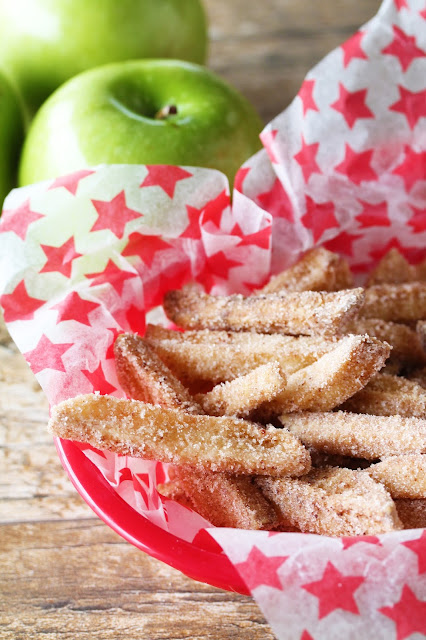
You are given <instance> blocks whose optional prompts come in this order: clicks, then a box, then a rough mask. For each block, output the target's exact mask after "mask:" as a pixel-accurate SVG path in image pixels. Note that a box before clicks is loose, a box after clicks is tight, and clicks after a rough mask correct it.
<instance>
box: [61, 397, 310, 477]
mask: <svg viewBox="0 0 426 640" xmlns="http://www.w3.org/2000/svg"><path fill="white" fill-rule="evenodd" d="M49 429H50V431H51V432H52V433H53V434H54V435H56V436H59V437H61V438H66V439H69V440H77V441H79V442H87V443H89V444H91V445H92V446H94V447H97V448H99V449H109V450H110V451H115V452H116V453H119V454H121V455H131V456H136V457H143V458H147V459H150V460H151V459H152V460H158V461H160V462H172V463H175V464H187V465H189V466H193V467H194V468H198V469H203V468H206V469H210V470H212V471H226V472H228V473H239V474H244V475H245V474H261V475H263V474H268V475H274V476H275V475H281V474H284V475H285V474H289V475H298V474H300V473H306V472H307V471H308V470H309V468H310V464H311V462H310V456H309V453H308V451H307V450H306V449H305V447H303V445H301V444H300V442H299V441H298V440H297V438H295V437H294V436H292V435H291V434H290V433H289V432H288V431H286V430H285V429H275V428H274V427H262V426H260V425H257V424H255V423H251V422H248V421H246V420H240V419H237V418H226V417H224V418H216V417H212V416H197V415H192V414H189V413H186V412H183V411H181V410H178V409H169V408H165V407H160V406H158V405H151V404H147V403H144V402H140V401H139V400H123V399H121V398H114V397H112V396H100V395H96V394H88V395H83V396H77V397H76V398H72V399H70V400H65V401H64V402H61V403H60V404H58V405H56V406H55V407H53V409H52V414H51V418H50V421H49Z"/></svg>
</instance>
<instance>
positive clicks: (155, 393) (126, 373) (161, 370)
mask: <svg viewBox="0 0 426 640" xmlns="http://www.w3.org/2000/svg"><path fill="white" fill-rule="evenodd" d="M114 355H115V367H116V371H117V377H118V380H119V382H120V384H121V386H122V388H123V389H124V391H125V392H126V394H127V395H128V396H129V397H131V398H133V399H135V400H143V401H144V402H150V403H151V404H161V405H163V406H165V407H174V408H181V409H183V410H185V411H188V412H190V413H203V410H202V408H201V407H200V406H199V405H198V404H197V403H196V402H195V401H194V399H193V398H192V396H191V394H190V393H189V391H188V389H187V388H186V387H185V386H184V385H183V384H182V383H181V382H180V380H178V378H176V376H174V375H173V373H172V372H171V371H170V369H169V368H168V367H167V366H166V365H165V364H164V363H163V361H162V360H161V359H160V358H159V357H158V355H157V354H156V353H155V351H154V349H153V348H152V347H150V345H149V344H148V343H147V342H146V341H145V340H144V339H143V338H141V337H140V336H137V335H135V334H131V333H122V334H121V335H119V336H118V337H117V339H116V341H115V344H114Z"/></svg>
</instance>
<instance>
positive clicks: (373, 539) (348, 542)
mask: <svg viewBox="0 0 426 640" xmlns="http://www.w3.org/2000/svg"><path fill="white" fill-rule="evenodd" d="M341 541H342V544H343V551H344V550H345V549H349V548H350V547H353V546H354V544H358V542H365V543H367V544H376V545H379V546H382V543H381V542H380V540H379V538H378V537H377V536H362V538H341Z"/></svg>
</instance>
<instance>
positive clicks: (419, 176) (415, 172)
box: [392, 146, 426, 191]
mask: <svg viewBox="0 0 426 640" xmlns="http://www.w3.org/2000/svg"><path fill="white" fill-rule="evenodd" d="M404 151H405V156H404V160H403V161H402V162H401V164H399V165H398V166H397V167H396V169H394V170H393V171H392V173H394V174H395V175H397V176H401V178H402V179H403V180H404V183H405V188H406V190H407V191H411V189H412V188H413V186H414V185H415V183H416V182H418V181H419V180H426V151H420V152H419V153H417V152H416V151H414V149H412V148H411V147H408V146H407V147H405V149H404Z"/></svg>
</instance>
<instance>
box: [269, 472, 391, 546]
mask: <svg viewBox="0 0 426 640" xmlns="http://www.w3.org/2000/svg"><path fill="white" fill-rule="evenodd" d="M256 482H257V483H258V485H259V486H260V487H261V489H262V491H263V493H264V495H265V496H266V497H267V498H268V500H270V501H271V502H272V504H273V505H274V506H275V508H276V509H277V510H278V514H279V515H282V517H284V518H285V519H286V520H288V521H289V522H290V523H291V524H292V525H293V526H295V527H298V528H299V529H300V530H301V531H303V532H306V533H319V534H322V535H328V536H357V535H365V534H369V535H373V534H378V533H387V532H389V531H397V530H399V529H401V528H402V525H401V522H400V520H399V518H398V515H397V512H396V507H395V504H394V502H393V500H392V499H391V497H390V495H389V494H388V492H387V491H386V490H385V489H384V487H383V486H382V485H380V484H379V483H377V482H375V481H374V480H373V479H372V478H371V477H370V476H369V475H368V474H367V473H366V472H365V471H352V470H351V469H340V468H336V467H328V468H327V469H313V470H312V471H311V472H310V473H309V474H308V475H306V476H304V477H303V478H298V479H293V478H267V477H266V478H258V479H257V480H256Z"/></svg>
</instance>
